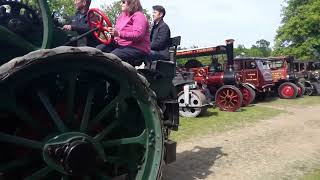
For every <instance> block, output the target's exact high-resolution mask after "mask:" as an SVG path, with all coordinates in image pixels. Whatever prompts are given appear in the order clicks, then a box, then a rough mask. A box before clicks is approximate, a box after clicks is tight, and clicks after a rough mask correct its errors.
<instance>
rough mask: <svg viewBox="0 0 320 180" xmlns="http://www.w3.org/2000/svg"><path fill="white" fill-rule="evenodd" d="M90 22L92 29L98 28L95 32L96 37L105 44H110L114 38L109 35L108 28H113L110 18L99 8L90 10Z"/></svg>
mask: <svg viewBox="0 0 320 180" xmlns="http://www.w3.org/2000/svg"><path fill="white" fill-rule="evenodd" d="M88 22H89V26H90V28H92V29H94V28H97V30H96V31H94V32H93V34H94V36H95V37H96V38H97V39H98V40H99V41H100V42H101V43H103V44H107V45H108V44H110V43H111V41H112V36H111V34H110V33H109V30H108V27H112V24H111V23H110V21H109V18H108V17H107V16H106V15H105V14H104V12H102V11H101V10H99V9H97V8H93V9H90V10H89V11H88Z"/></svg>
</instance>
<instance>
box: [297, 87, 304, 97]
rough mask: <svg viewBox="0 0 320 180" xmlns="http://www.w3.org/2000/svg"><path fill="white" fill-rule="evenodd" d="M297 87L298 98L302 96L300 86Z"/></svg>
mask: <svg viewBox="0 0 320 180" xmlns="http://www.w3.org/2000/svg"><path fill="white" fill-rule="evenodd" d="M297 87H298V96H302V95H303V94H302V89H301V87H300V86H297Z"/></svg>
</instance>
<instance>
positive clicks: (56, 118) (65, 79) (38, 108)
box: [0, 55, 164, 180]
mask: <svg viewBox="0 0 320 180" xmlns="http://www.w3.org/2000/svg"><path fill="white" fill-rule="evenodd" d="M53 56H54V55H53ZM79 56H80V55H79ZM81 56H83V55H81ZM56 58H61V59H63V60H64V61H65V63H64V66H63V67H61V64H60V63H58V62H61V61H59V60H57V61H52V60H51V61H49V60H48V61H47V59H49V58H45V59H41V60H37V61H36V62H37V63H33V64H32V65H31V66H28V68H22V69H21V70H20V71H18V72H17V73H14V74H13V76H12V77H10V78H7V79H5V80H4V81H3V82H2V83H1V84H0V89H1V91H0V92H1V93H0V94H1V95H0V97H2V100H3V102H7V103H3V104H1V105H0V113H1V114H2V113H4V114H6V112H12V113H14V114H15V115H16V118H13V120H14V121H16V122H15V125H16V126H17V129H15V130H14V131H3V132H2V131H1V132H0V145H1V147H4V151H13V152H15V150H26V152H29V150H30V151H32V152H37V153H35V154H34V153H33V154H30V156H28V158H26V157H24V156H23V157H22V158H21V160H15V159H10V160H7V161H5V162H1V163H0V168H1V170H2V171H1V172H2V173H7V172H8V173H9V172H11V171H15V170H16V169H19V168H23V169H25V170H23V171H22V174H23V175H24V176H23V178H26V179H42V178H43V179H54V178H60V179H68V177H69V175H68V173H67V172H66V170H65V169H64V167H63V166H62V165H61V164H59V163H58V162H56V161H55V160H54V159H52V158H51V157H50V155H49V154H48V152H47V150H46V149H47V147H49V146H50V145H52V144H59V143H64V142H67V141H68V140H70V139H74V138H77V137H81V138H85V139H86V140H87V142H90V143H92V144H93V147H94V148H95V149H96V150H97V152H98V154H99V157H101V159H102V160H103V161H104V162H105V163H106V165H105V166H106V167H107V170H108V171H109V170H110V171H111V169H112V168H114V167H121V169H125V170H126V171H127V173H128V174H131V173H132V176H133V177H135V179H136V180H149V179H156V178H157V177H158V173H159V170H160V166H161V163H162V159H163V152H164V149H163V148H164V146H163V143H164V142H163V139H164V137H163V129H162V125H161V120H160V117H159V113H158V109H157V106H156V105H155V104H154V101H153V100H152V99H150V94H149V93H150V92H148V90H147V89H146V88H145V87H144V86H143V85H142V84H141V82H139V81H137V78H138V77H137V76H135V77H134V76H132V75H131V76H129V75H128V74H126V73H123V69H122V70H121V68H118V67H117V66H115V64H112V63H111V62H112V61H111V60H109V61H110V63H109V64H108V65H105V64H104V63H105V62H101V61H100V63H95V64H92V65H90V66H88V62H99V61H97V60H96V59H95V57H92V56H87V57H86V58H80V59H79V57H73V56H62V57H61V56H56ZM70 58H71V59H70ZM72 58H74V59H72ZM66 59H68V60H66ZM55 62H57V63H55ZM120 70H121V71H120ZM30 71H33V72H37V73H34V74H32V76H29V72H30ZM16 77H23V78H16ZM44 77H45V78H44ZM43 78H44V79H45V80H44V81H42V79H43ZM106 79H107V80H108V81H106ZM105 81H106V82H105ZM39 82H41V83H39ZM106 84H109V86H110V87H113V88H112V89H113V91H111V89H110V90H108V91H106V89H105V88H106ZM2 87H6V88H2ZM46 87H48V88H46ZM107 92H109V93H107ZM105 97H112V98H110V99H109V100H108V101H106V102H103V101H104V100H103V99H104V98H105ZM101 101H102V102H101ZM30 104H32V107H30ZM61 105H62V107H63V111H62V112H61V108H59V107H60V106H61ZM78 111H80V113H78ZM8 116H10V115H8ZM70 117H72V118H70ZM0 120H1V121H6V120H5V119H2V117H0ZM29 127H32V128H31V129H35V130H31V131H29V130H30V128H29ZM37 127H40V128H37ZM31 132H32V133H31ZM29 134H30V136H29ZM39 154H41V155H42V156H41V157H42V159H40V158H39ZM8 156H19V153H17V155H16V154H11V153H10V154H8ZM29 158H30V159H29ZM31 164H33V165H39V166H37V169H33V170H32V171H30V170H27V169H28V166H30V165H31ZM110 164H111V165H112V166H110ZM40 165H41V166H40ZM105 171H106V170H102V169H101V168H100V167H97V168H96V174H97V175H96V177H99V179H113V178H114V175H113V174H112V173H106V172H105ZM108 171H107V172H108ZM52 172H55V173H52ZM111 172H113V170H112V171H111ZM120 172H121V171H120ZM118 175H122V174H118ZM87 178H88V179H92V178H93V177H92V175H88V177H87Z"/></svg>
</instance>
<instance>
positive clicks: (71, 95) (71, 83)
mask: <svg viewBox="0 0 320 180" xmlns="http://www.w3.org/2000/svg"><path fill="white" fill-rule="evenodd" d="M77 76H78V74H77V73H70V74H69V75H68V92H67V95H68V96H67V98H68V102H67V103H68V104H67V122H69V123H70V122H73V121H74V112H73V111H74V99H75V90H76V82H77Z"/></svg>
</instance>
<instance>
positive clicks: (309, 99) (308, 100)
mask: <svg viewBox="0 0 320 180" xmlns="http://www.w3.org/2000/svg"><path fill="white" fill-rule="evenodd" d="M259 104H266V105H268V104H270V105H276V106H279V107H282V106H312V105H316V104H320V96H304V97H303V98H296V99H279V98H269V99H268V101H267V102H259Z"/></svg>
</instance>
